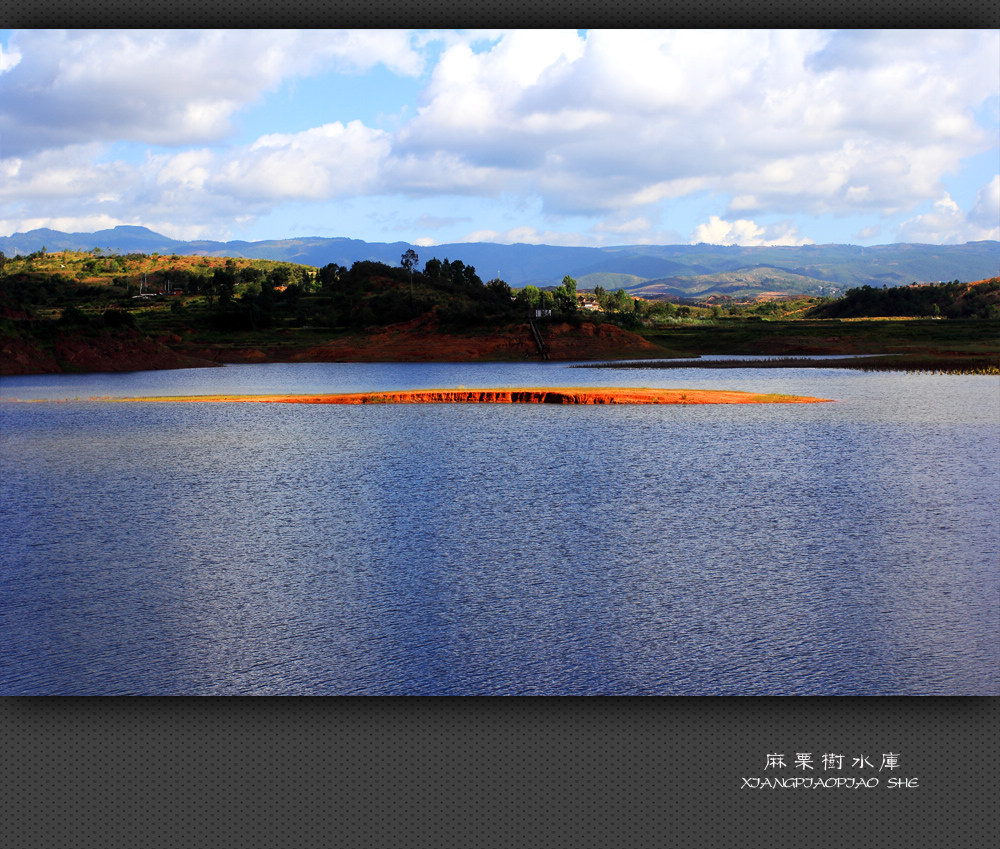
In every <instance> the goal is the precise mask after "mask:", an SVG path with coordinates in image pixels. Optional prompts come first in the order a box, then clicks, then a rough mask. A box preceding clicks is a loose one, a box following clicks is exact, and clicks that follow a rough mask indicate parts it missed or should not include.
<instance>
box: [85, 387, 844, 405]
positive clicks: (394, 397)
mask: <svg viewBox="0 0 1000 849" xmlns="http://www.w3.org/2000/svg"><path fill="white" fill-rule="evenodd" d="M92 400H104V401H115V402H169V403H192V402H194V403H197V402H203V403H264V404H811V403H826V402H829V401H830V400H831V399H829V398H809V397H804V396H799V395H776V394H761V393H755V392H737V391H729V390H715V389H645V388H642V389H638V388H636V389H633V388H616V389H604V388H591V387H531V388H527V387H526V388H520V387H518V388H504V389H417V390H410V391H398V392H351V393H341V394H332V395H312V394H287V395H286V394H282V395H190V396H185V395H172V396H160V397H147V398H143V397H137V398H101V399H92Z"/></svg>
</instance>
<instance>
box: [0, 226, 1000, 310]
mask: <svg viewBox="0 0 1000 849" xmlns="http://www.w3.org/2000/svg"><path fill="white" fill-rule="evenodd" d="M43 248H44V249H45V250H46V251H48V252H50V253H51V252H54V251H60V250H85V251H86V250H91V249H93V248H101V250H102V251H105V252H107V253H147V254H149V253H161V254H182V255H192V254H193V255H204V256H226V257H244V258H247V259H270V260H279V261H284V262H294V263H301V264H303V265H311V266H317V267H322V266H324V265H327V264H329V263H337V264H338V265H343V266H347V267H350V266H351V265H352V264H353V263H354V262H356V261H358V260H374V261H378V262H384V263H388V264H390V265H398V264H399V260H400V256H401V255H402V254H403V252H404V251H406V250H407V249H410V248H413V249H414V250H416V251H417V253H418V254H419V255H420V258H421V260H422V261H426V260H427V259H430V258H431V257H437V258H439V259H446V258H447V259H452V260H455V259H461V260H462V261H463V262H464V263H465V264H466V265H472V266H474V267H475V268H476V269H477V270H478V273H479V275H480V276H481V277H482V278H483V279H484V280H487V279H490V278H492V277H500V278H502V279H504V280H506V281H507V282H508V283H509V284H510V285H511V286H514V287H521V286H525V285H527V284H532V285H535V286H539V287H548V286H557V285H558V284H559V282H560V281H561V280H562V278H563V276H564V275H566V274H569V275H571V276H573V277H575V278H577V280H578V281H580V288H581V289H584V288H593V286H595V285H600V286H603V287H604V288H606V289H608V288H611V287H614V288H619V287H621V288H624V289H625V290H626V291H628V292H629V293H631V294H633V295H638V296H642V297H646V298H706V297H709V296H712V295H729V296H730V297H734V298H752V297H755V296H757V295H759V294H760V293H762V292H778V293H784V294H808V295H837V294H841V293H843V292H844V291H846V290H847V289H850V288H854V287H860V286H876V287H879V288H881V287H882V286H886V287H894V286H900V285H909V284H910V283H913V282H919V283H928V282H937V281H948V280H961V281H972V280H981V279H985V278H991V277H995V276H997V275H998V274H1000V242H996V241H984V242H968V243H966V244H964V245H925V244H895V245H876V246H873V247H860V246H857V245H803V246H795V247H793V246H779V247H743V246H721V245H707V244H699V245H624V246H615V247H604V248H584V247H560V246H553V245H527V244H515V245H500V244H492V243H483V242H479V243H471V242H470V243H453V244H443V245H435V246H433V247H420V246H416V245H411V244H409V243H407V242H364V241H361V240H359V239H349V238H324V237H318V236H305V237H301V238H295V239H281V240H269V241H258V242H246V241H231V242H214V241H205V240H201V241H180V240H176V239H171V238H169V237H167V236H163V235H160V234H158V233H154V232H153V231H152V230H149V229H147V228H145V227H136V226H119V227H115V228H113V229H111V230H99V231H97V232H94V233H63V232H60V231H58V230H49V229H41V230H31V231H29V232H27V233H15V234H13V235H12V236H6V237H0V251H3V252H4V254H6V255H7V256H15V255H18V254H21V255H27V254H30V253H33V252H36V251H40V250H42V249H43Z"/></svg>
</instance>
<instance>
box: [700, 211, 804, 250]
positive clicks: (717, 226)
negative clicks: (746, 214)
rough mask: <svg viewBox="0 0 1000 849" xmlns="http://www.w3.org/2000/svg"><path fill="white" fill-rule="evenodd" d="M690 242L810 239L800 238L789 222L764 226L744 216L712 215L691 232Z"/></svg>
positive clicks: (773, 242)
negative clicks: (732, 217) (732, 218)
mask: <svg viewBox="0 0 1000 849" xmlns="http://www.w3.org/2000/svg"><path fill="white" fill-rule="evenodd" d="M690 241H691V244H697V243H699V242H706V243H708V244H710V245H748V246H756V245H812V244H815V242H814V241H813V240H812V239H807V238H802V237H801V236H799V234H798V233H797V232H796V230H795V228H794V227H793V226H792V225H791V224H789V223H783V224H778V225H774V226H771V227H764V226H761V225H759V224H756V223H754V222H753V221H750V220H749V219H746V218H738V219H737V220H736V221H726V220H724V219H722V218H719V216H717V215H712V216H711V217H710V218H709V220H708V221H707V222H706V223H704V224H699V225H698V226H697V227H695V228H694V232H693V233H692V234H691V240H690Z"/></svg>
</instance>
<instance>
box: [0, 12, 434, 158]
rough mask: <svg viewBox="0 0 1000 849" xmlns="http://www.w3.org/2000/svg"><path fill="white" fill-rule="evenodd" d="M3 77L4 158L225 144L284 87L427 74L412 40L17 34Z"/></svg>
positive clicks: (373, 34) (250, 33)
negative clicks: (336, 75)
mask: <svg viewBox="0 0 1000 849" xmlns="http://www.w3.org/2000/svg"><path fill="white" fill-rule="evenodd" d="M11 44H12V47H10V48H9V53H10V56H11V58H12V59H13V57H14V56H15V55H16V56H19V57H20V61H19V62H17V63H16V64H15V65H12V66H11V67H10V68H9V69H8V70H7V73H4V74H2V75H0V102H2V103H3V108H2V110H0V135H2V137H3V143H4V155H7V156H10V155H15V156H22V155H30V154H31V153H37V152H39V151H42V150H45V149H48V148H59V147H63V146H66V145H71V144H82V143H89V142H100V141H104V142H115V141H121V140H127V141H138V142H145V143H149V144H156V145H183V144H192V143H199V142H207V141H215V140H219V139H222V138H224V137H225V136H226V135H227V134H228V133H229V132H230V131H231V130H232V118H233V115H234V113H236V112H237V111H238V110H239V109H241V108H242V107H244V106H246V105H248V104H250V103H253V102H254V101H256V100H257V99H258V98H259V97H260V96H261V94H262V93H263V92H266V91H270V90H273V89H275V88H277V87H278V86H279V85H280V84H281V83H282V82H283V81H285V80H287V79H290V78H293V77H299V76H304V75H307V74H312V73H315V72H317V71H319V70H323V69H327V68H331V67H333V68H339V69H342V70H344V71H347V72H359V71H363V70H366V69H368V68H371V67H373V66H374V65H376V64H379V63H381V64H384V65H386V66H387V67H389V68H390V69H391V70H393V71H395V72H396V73H399V74H406V75H412V76H415V75H418V74H419V73H420V72H421V71H422V68H423V58H422V56H421V54H420V53H418V52H417V51H416V50H415V49H414V48H413V47H412V46H411V45H410V43H409V37H408V35H407V34H406V33H404V32H398V31H390V32H380V31H377V30H370V31H369V30H363V31H360V32H352V31H334V32H321V31H305V32H296V31H291V30H265V31H254V30H199V31H182V30H165V31H156V32H143V31H138V30H128V31H108V30H88V31H83V32H65V31H57V30H35V31H25V32H17V33H15V34H14V35H13V36H12V39H11Z"/></svg>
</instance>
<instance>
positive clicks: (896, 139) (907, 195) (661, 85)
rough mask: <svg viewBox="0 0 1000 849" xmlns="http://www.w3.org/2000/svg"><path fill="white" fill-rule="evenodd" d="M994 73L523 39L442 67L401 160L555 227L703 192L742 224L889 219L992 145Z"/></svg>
mask: <svg viewBox="0 0 1000 849" xmlns="http://www.w3.org/2000/svg"><path fill="white" fill-rule="evenodd" d="M998 62H1000V39H998V38H997V37H996V34H995V33H988V32H979V31H956V32H945V33H934V32H923V31H920V32H906V33H898V32H889V33H878V34H872V35H871V36H870V37H869V36H866V37H864V38H853V37H852V35H851V34H847V35H840V34H836V33H835V34H830V33H817V32H804V33H801V32H786V31H781V32H776V33H766V32H752V31H751V32H748V31H736V30H732V31H729V30H727V31H718V32H707V31H697V32H653V31H641V32H634V31H612V32H600V31H597V32H589V33H588V34H587V35H586V37H582V36H579V35H578V34H577V33H575V32H568V33H561V32H560V33H554V32H546V33H541V34H538V33H522V32H518V33H514V34H509V35H506V36H504V38H503V39H502V40H500V41H499V42H498V43H497V44H495V45H494V46H493V47H492V49H490V50H488V51H485V52H478V53H477V52H475V51H473V50H472V49H470V48H469V47H467V46H465V45H457V46H455V47H454V48H452V49H451V50H449V51H447V52H446V53H445V55H444V56H443V57H442V61H441V62H440V63H439V64H438V65H437V67H436V68H435V70H434V74H433V76H432V80H431V82H430V84H429V85H428V88H427V90H426V92H425V103H424V105H423V106H422V107H421V108H420V110H419V112H418V114H417V116H416V117H415V118H414V119H413V121H411V123H410V124H409V125H408V126H407V127H406V128H404V129H403V130H402V131H401V132H400V134H399V135H398V137H397V139H396V141H395V150H396V152H397V153H398V154H399V155H401V156H405V157H407V158H408V161H409V162H410V163H411V171H413V172H417V171H419V170H420V164H421V163H422V162H423V161H424V160H428V161H431V160H433V159H435V158H438V159H441V158H442V157H444V158H447V159H448V161H449V162H451V163H452V167H451V168H450V169H449V170H447V171H445V172H443V173H441V174H440V177H442V178H443V179H444V180H445V182H444V183H441V182H438V183H436V184H435V185H436V186H437V187H439V188H440V189H442V190H444V191H447V190H449V188H450V186H449V182H448V176H449V173H453V174H455V175H456V177H459V179H464V177H465V174H466V173H467V169H470V168H471V169H476V172H477V173H478V174H480V175H484V174H488V175H489V177H490V179H484V180H481V181H480V182H479V183H478V190H480V191H489V190H491V188H492V187H493V186H495V185H496V184H497V183H502V182H504V181H506V182H509V183H512V184H514V185H516V186H519V187H522V188H521V190H522V191H525V192H531V193H534V194H536V195H538V196H540V197H541V198H542V199H543V202H544V205H545V208H546V209H547V210H548V211H551V212H557V213H567V212H577V211H579V212H594V211H610V210H616V209H625V208H627V207H632V206H637V205H638V206H641V205H643V204H651V203H657V202H661V201H663V200H664V199H669V198H670V197H678V196H684V195H685V194H691V193H694V192H698V191H706V190H710V191H714V192H716V193H719V194H735V195H738V196H739V198H738V199H737V200H734V203H733V204H732V205H731V207H730V211H732V212H736V211H758V210H766V211H768V212H772V213H773V212H776V211H778V212H785V213H802V212H808V213H814V214H827V213H836V214H843V213H848V212H852V211H861V210H868V211H872V212H878V213H880V214H891V213H893V212H896V211H898V210H900V209H905V208H912V207H913V206H914V205H916V204H918V203H920V202H922V201H924V200H927V199H929V198H932V197H936V196H939V195H940V192H941V190H942V186H941V176H942V174H945V173H948V172H954V171H955V170H957V169H958V168H959V167H960V165H961V162H962V160H963V158H965V157H968V156H971V155H973V154H975V153H978V152H981V151H983V150H987V149H989V147H990V146H991V145H992V144H995V139H994V138H993V137H992V136H991V135H990V134H989V133H985V132H984V131H983V130H982V129H981V128H980V127H978V126H977V125H976V123H975V121H974V119H973V115H972V110H973V109H974V108H975V107H976V106H978V105H979V104H980V103H982V102H983V100H984V99H985V98H987V97H989V96H995V95H996V94H997V92H998V88H1000V87H998V83H997V79H996V74H995V73H992V71H993V70H994V69H995V68H996V66H997V64H998ZM404 182H405V180H404ZM466 185H467V184H466ZM415 188H417V187H416V186H415Z"/></svg>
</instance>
